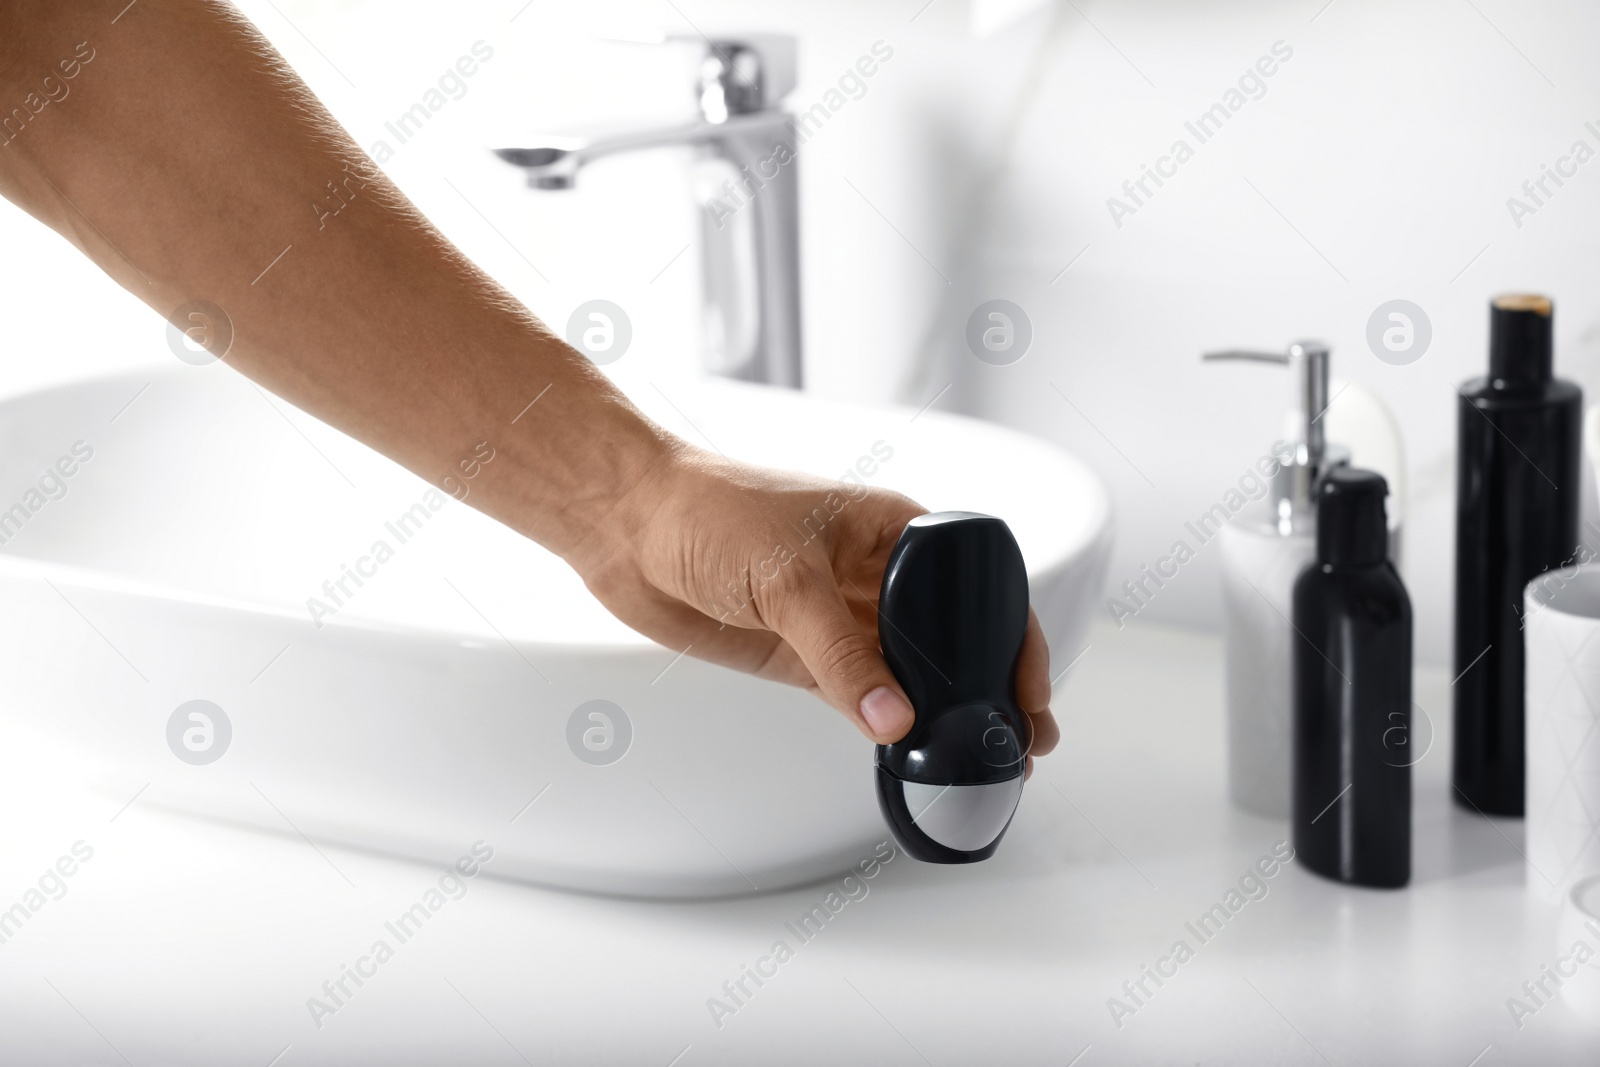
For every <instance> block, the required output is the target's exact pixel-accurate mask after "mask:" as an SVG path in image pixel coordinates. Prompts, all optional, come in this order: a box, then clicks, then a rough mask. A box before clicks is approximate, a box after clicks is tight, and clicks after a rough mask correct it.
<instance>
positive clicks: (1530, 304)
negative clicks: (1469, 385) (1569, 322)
mask: <svg viewBox="0 0 1600 1067" xmlns="http://www.w3.org/2000/svg"><path fill="white" fill-rule="evenodd" d="M1553 310H1554V307H1553V305H1552V304H1551V303H1550V298H1549V297H1547V296H1538V295H1535V294H1533V293H1508V294H1506V295H1505V296H1497V297H1495V298H1494V299H1493V300H1491V301H1490V302H1489V380H1490V381H1492V382H1495V383H1500V382H1504V383H1506V384H1508V385H1543V384H1544V383H1545V382H1548V381H1549V380H1550V375H1551V373H1552V372H1551V356H1550V351H1551V345H1550V320H1551V313H1552V312H1553Z"/></svg>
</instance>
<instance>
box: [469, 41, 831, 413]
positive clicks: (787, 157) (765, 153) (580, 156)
mask: <svg viewBox="0 0 1600 1067" xmlns="http://www.w3.org/2000/svg"><path fill="white" fill-rule="evenodd" d="M705 46H706V47H707V48H709V52H708V54H707V56H706V59H705V61H704V63H703V64H702V69H701V78H700V85H699V88H698V94H699V100H700V115H699V116H697V117H695V118H694V119H691V120H689V121H686V122H679V123H675V124H674V123H669V124H665V125H658V126H648V127H635V128H631V129H621V130H615V131H610V132H602V133H596V134H592V135H587V136H578V137H540V138H537V139H535V143H534V144H532V145H528V146H524V147H510V148H497V149H495V154H496V155H497V156H499V157H500V158H501V159H503V160H505V161H506V162H507V163H510V164H511V165H513V166H516V167H521V168H522V169H523V170H524V171H526V173H527V181H528V184H529V185H530V186H532V187H533V188H535V189H571V188H572V187H573V185H574V184H575V183H576V182H577V178H578V172H579V171H580V170H582V169H583V168H585V167H586V166H588V165H589V164H590V163H592V162H594V161H595V160H598V159H604V158H606V157H607V156H615V155H622V154H624V153H629V152H636V151H642V150H644V149H650V148H667V147H688V148H691V149H693V150H694V152H695V155H696V167H697V170H696V179H697V180H696V182H695V197H696V200H697V201H698V204H699V208H700V236H701V242H700V244H701V257H700V258H701V273H702V281H703V283H704V284H703V293H702V315H701V320H702V323H703V337H702V353H703V357H704V362H705V365H706V368H707V369H708V370H710V371H711V372H712V373H714V374H720V375H723V376H725V377H729V378H738V379H743V380H745V381H754V382H766V383H769V384H772V385H786V386H790V387H792V388H799V386H800V374H801V358H800V232H799V231H800V227H799V210H800V209H799V185H798V182H797V180H796V176H795V170H796V167H795V163H794V160H795V155H796V152H797V149H798V144H797V141H798V137H797V136H796V132H795V129H794V126H793V122H792V120H791V119H790V117H789V115H788V114H787V113H785V112H784V111H783V110H782V109H781V108H780V107H778V106H777V104H778V101H779V100H780V99H781V98H782V97H783V96H784V95H786V94H787V93H788V92H789V90H790V89H792V88H793V86H794V69H793V68H794V63H793V56H794V43H793V41H792V39H786V38H761V37H756V36H752V37H751V38H749V39H748V40H740V41H730V40H719V41H715V42H705Z"/></svg>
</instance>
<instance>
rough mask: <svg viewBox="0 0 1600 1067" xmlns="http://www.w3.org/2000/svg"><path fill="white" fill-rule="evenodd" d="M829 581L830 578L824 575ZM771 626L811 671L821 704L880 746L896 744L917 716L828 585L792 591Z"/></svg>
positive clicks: (778, 607)
mask: <svg viewBox="0 0 1600 1067" xmlns="http://www.w3.org/2000/svg"><path fill="white" fill-rule="evenodd" d="M828 577H829V579H831V575H830V576H828ZM774 607H775V608H776V610H775V611H774V612H772V615H773V616H775V617H772V618H771V619H770V624H771V625H772V628H773V630H775V631H776V632H777V633H778V636H780V637H782V638H783V639H784V641H786V642H787V643H788V644H789V647H790V648H792V649H794V651H795V654H796V655H798V656H799V657H800V660H801V662H802V663H804V664H805V665H806V669H807V670H809V671H810V672H811V677H812V679H814V680H815V682H816V686H817V689H818V691H819V692H820V693H821V694H822V697H823V699H824V700H826V701H827V702H828V703H830V704H832V705H833V706H834V707H836V708H838V709H839V710H840V711H842V712H844V713H845V715H846V717H848V718H849V719H850V720H851V721H852V722H854V723H855V724H856V728H857V729H859V730H860V731H861V732H862V733H864V734H866V735H867V736H868V737H870V738H871V739H872V740H874V741H876V742H878V743H879V744H881V745H886V744H890V743H892V742H894V741H898V740H900V739H901V738H902V737H904V736H905V735H906V733H907V731H909V730H910V729H911V724H912V721H913V720H914V718H915V714H914V713H913V712H912V710H911V703H910V701H908V700H907V699H906V696H905V692H904V691H903V690H902V689H901V688H900V683H898V682H896V681H895V680H894V674H893V672H891V671H890V670H889V664H888V663H887V662H885V661H884V658H883V655H882V654H881V653H880V652H879V651H878V642H877V639H876V637H875V636H868V634H866V633H865V632H864V631H863V630H862V628H861V625H860V624H859V623H858V622H856V619H855V616H853V615H852V614H851V613H850V608H849V605H847V604H846V603H845V600H844V597H843V595H842V594H840V592H839V587H838V586H837V585H835V584H834V583H833V582H832V581H831V580H822V581H808V582H804V583H801V584H799V585H798V586H797V587H791V588H790V590H789V595H788V596H785V597H781V598H779V599H778V601H777V604H775V605H774Z"/></svg>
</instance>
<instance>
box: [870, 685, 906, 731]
mask: <svg viewBox="0 0 1600 1067" xmlns="http://www.w3.org/2000/svg"><path fill="white" fill-rule="evenodd" d="M861 717H862V718H863V719H865V720H867V726H869V727H870V728H871V729H872V732H873V733H874V734H876V735H877V736H878V737H896V738H897V737H899V736H901V735H902V734H904V733H905V732H906V731H907V730H909V729H910V728H911V720H912V719H913V718H915V715H914V714H913V713H912V711H911V705H910V704H908V703H906V698H905V697H903V696H901V695H900V694H899V693H897V692H895V691H894V690H893V689H890V688H889V687H888V686H886V685H880V686H878V688H876V689H874V690H873V691H872V692H870V693H868V694H867V695H866V696H864V697H862V698H861Z"/></svg>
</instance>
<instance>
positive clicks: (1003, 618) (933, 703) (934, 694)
mask: <svg viewBox="0 0 1600 1067" xmlns="http://www.w3.org/2000/svg"><path fill="white" fill-rule="evenodd" d="M1027 627H1028V572H1027V569H1026V568H1025V567H1024V566H1023V562H1022V552H1021V550H1020V549H1018V548H1017V542H1016V539H1015V538H1014V537H1012V536H1011V530H1010V529H1009V528H1008V527H1007V526H1006V524H1005V523H1004V522H1002V521H1000V520H999V519H997V518H994V517H992V516H989V515H977V514H973V513H972V512H966V511H942V512H938V513H935V514H932V515H922V516H919V517H918V518H915V519H912V520H911V522H910V523H908V524H907V525H906V528H905V531H904V532H903V533H901V535H900V540H899V542H897V543H896V544H895V546H894V551H893V552H892V553H891V554H890V556H889V563H888V566H887V567H886V568H885V569H884V572H883V589H882V592H881V593H880V595H879V599H878V642H879V644H880V645H882V647H883V655H884V658H885V659H886V660H888V662H889V668H890V669H891V670H892V671H894V676H895V678H896V679H897V680H899V682H900V685H901V687H902V688H903V689H905V691H906V696H907V697H908V698H910V700H911V707H912V709H913V710H914V711H915V712H916V721H915V722H914V723H913V725H912V727H911V730H910V732H909V733H907V734H906V736H905V737H904V738H902V739H901V740H899V741H897V742H895V743H894V744H892V745H879V746H877V750H876V763H877V783H878V806H879V808H881V809H882V811H883V817H884V819H885V820H886V821H887V822H888V824H889V829H890V830H891V831H893V833H894V837H895V840H896V841H898V842H899V843H900V847H901V848H902V849H904V850H905V853H906V854H907V855H908V856H912V857H914V858H916V859H919V860H925V861H927V862H930V863H975V862H977V861H978V860H986V859H988V858H989V857H990V856H992V855H994V850H995V848H996V847H998V846H999V844H1000V838H1001V837H1002V836H1003V835H1004V834H1005V832H1006V828H1007V827H1008V826H1009V825H1010V824H1011V816H1012V813H1013V812H1015V811H1016V808H1017V802H1018V801H1019V800H1020V799H1021V797H1022V779H1023V772H1024V771H1025V770H1026V766H1027V752H1028V744H1029V742H1030V740H1031V733H1030V730H1031V727H1030V726H1029V724H1028V717H1027V715H1026V714H1024V713H1023V711H1022V709H1021V708H1019V707H1018V706H1017V703H1016V701H1015V700H1014V699H1013V697H1012V675H1013V673H1014V672H1015V670H1016V666H1017V656H1018V654H1019V653H1020V652H1021V651H1022V638H1023V634H1024V633H1026V632H1027Z"/></svg>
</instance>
